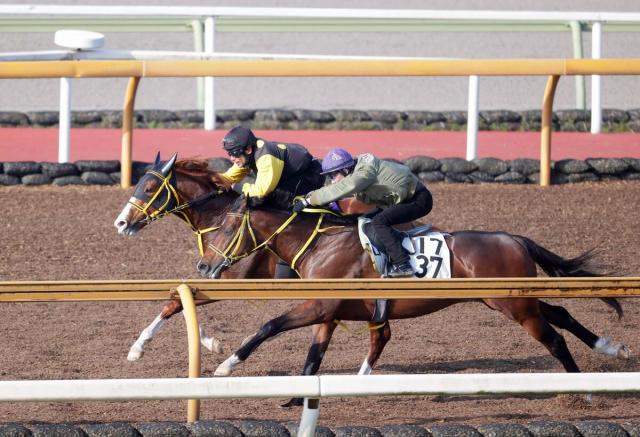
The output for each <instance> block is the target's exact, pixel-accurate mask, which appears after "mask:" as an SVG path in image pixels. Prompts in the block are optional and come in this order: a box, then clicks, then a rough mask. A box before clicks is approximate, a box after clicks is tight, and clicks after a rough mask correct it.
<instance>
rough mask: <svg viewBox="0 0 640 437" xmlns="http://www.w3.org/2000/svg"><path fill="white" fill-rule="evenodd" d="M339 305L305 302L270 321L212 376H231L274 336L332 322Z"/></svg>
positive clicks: (332, 301) (324, 302) (316, 301)
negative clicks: (259, 347) (234, 370)
mask: <svg viewBox="0 0 640 437" xmlns="http://www.w3.org/2000/svg"><path fill="white" fill-rule="evenodd" d="M339 304H340V301H336V300H313V301H305V302H303V303H301V304H299V305H297V306H296V307H294V308H293V309H292V310H290V311H288V312H286V313H285V314H283V315H281V316H279V317H276V318H275V319H273V320H270V321H269V322H267V323H265V324H264V325H262V327H261V328H260V329H259V330H258V332H256V333H255V334H254V335H253V336H252V337H250V338H248V339H246V340H245V342H243V344H242V345H241V346H240V348H239V349H238V350H237V351H236V352H235V353H234V354H233V355H231V356H230V357H229V358H227V359H226V360H224V362H222V363H221V364H220V365H219V366H218V368H217V369H216V371H215V372H214V375H215V376H229V375H231V372H233V368H234V367H235V366H237V365H238V364H240V363H242V362H244V361H245V360H246V359H247V358H248V357H249V355H251V353H252V352H253V351H254V350H256V349H257V348H258V346H260V345H261V344H262V343H264V342H265V341H267V340H269V339H270V338H273V337H275V336H276V335H279V334H281V333H283V332H285V331H290V330H292V329H296V328H302V327H303V326H310V325H315V324H317V323H326V322H327V321H332V320H333V314H334V313H335V310H336V308H337V307H338V305H339ZM312 349H313V345H312ZM309 353H311V351H310V352H309ZM318 365H319V364H318Z"/></svg>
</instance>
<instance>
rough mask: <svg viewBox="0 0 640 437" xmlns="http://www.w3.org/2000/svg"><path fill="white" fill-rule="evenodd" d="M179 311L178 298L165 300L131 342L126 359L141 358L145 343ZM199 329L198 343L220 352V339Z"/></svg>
mask: <svg viewBox="0 0 640 437" xmlns="http://www.w3.org/2000/svg"><path fill="white" fill-rule="evenodd" d="M212 302H215V301H213V300H196V301H195V304H196V306H200V305H206V304H208V303H212ZM181 311H182V303H181V302H180V301H179V300H170V301H169V302H167V303H166V304H165V305H164V307H162V310H161V311H160V314H158V316H157V317H156V318H155V319H153V321H152V322H151V323H150V324H149V326H147V327H146V328H144V329H143V330H142V332H141V333H140V336H139V337H138V339H137V340H136V341H135V342H134V343H133V345H132V346H131V348H130V349H129V354H128V355H127V360H129V361H136V360H139V359H140V358H142V355H144V348H145V346H146V344H147V343H149V342H150V341H151V340H153V337H155V336H156V335H157V334H158V332H159V331H160V329H161V328H162V327H163V326H164V324H165V323H167V320H169V319H170V318H171V316H173V315H175V314H178V313H180V312H181ZM199 329H200V343H201V344H202V345H203V346H204V347H206V348H207V349H209V350H210V351H213V352H216V353H222V344H221V343H220V340H218V339H216V338H214V337H207V336H206V335H205V333H204V330H203V329H202V327H201V326H199Z"/></svg>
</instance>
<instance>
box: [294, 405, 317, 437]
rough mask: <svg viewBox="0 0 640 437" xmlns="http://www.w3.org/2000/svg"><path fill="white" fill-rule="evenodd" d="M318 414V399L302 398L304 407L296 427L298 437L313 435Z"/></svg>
mask: <svg viewBox="0 0 640 437" xmlns="http://www.w3.org/2000/svg"><path fill="white" fill-rule="evenodd" d="M318 416H320V399H310V398H304V408H303V410H302V417H301V418H300V426H299V427H298V437H313V436H314V435H315V433H316V426H317V424H318Z"/></svg>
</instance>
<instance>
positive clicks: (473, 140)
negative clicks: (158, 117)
mask: <svg viewBox="0 0 640 437" xmlns="http://www.w3.org/2000/svg"><path fill="white" fill-rule="evenodd" d="M114 19H117V20H119V21H114ZM159 19H161V20H163V21H160V22H158V20H159ZM96 20H98V21H100V20H103V21H104V23H103V24H102V26H101V25H100V23H99V22H98V23H96V22H95V21H96ZM109 20H111V21H109ZM300 20H304V25H303V26H302V25H300V23H299V21H300ZM148 22H151V23H153V25H152V26H150V27H149V28H148V29H146V30H155V31H158V30H162V29H163V28H167V29H170V30H172V31H173V30H175V29H176V27H180V25H182V26H183V27H184V29H188V28H191V29H192V31H193V32H194V43H195V46H196V47H195V49H196V50H197V51H201V52H205V53H207V54H212V53H215V52H216V47H215V34H216V32H217V31H220V27H222V28H223V29H228V30H236V31H237V30H238V29H241V30H242V31H252V29H255V30H254V31H264V29H265V27H268V28H269V30H288V31H296V32H300V31H314V30H317V29H322V30H323V31H327V30H329V29H330V28H327V27H326V26H328V25H334V26H333V30H339V31H345V30H349V29H357V30H358V31H361V30H375V29H376V28H381V27H383V28H384V30H387V31H388V30H392V31H404V32H406V31H436V30H437V31H452V30H468V29H473V30H489V31H491V30H500V31H505V30H507V31H522V29H523V26H526V28H527V30H531V31H545V30H555V31H558V30H567V29H568V30H570V32H571V35H572V44H573V55H574V57H576V58H581V57H583V50H582V32H583V31H585V30H587V31H588V30H591V33H592V57H593V58H594V59H598V58H600V57H601V53H602V31H603V28H604V26H605V25H606V27H607V29H608V30H625V31H629V30H631V31H637V30H640V13H628V12H543V11H469V10H466V11H465V10H461V11H455V10H416V9H403V10H399V9H326V8H247V7H194V6H192V7H188V6H187V7H185V6H180V7H173V6H63V5H0V24H5V26H4V27H5V29H4V31H7V30H9V31H24V30H25V29H26V30H32V31H37V30H39V29H49V28H50V26H51V23H58V24H60V25H63V24H71V23H72V24H73V25H78V26H83V24H91V25H92V27H94V28H95V27H96V26H97V27H98V28H100V29H107V30H119V29H120V30H122V29H125V30H130V29H131V28H132V26H133V27H135V26H136V25H139V26H140V27H144V26H143V25H144V24H146V23H148ZM336 24H338V25H339V26H335V25H336ZM438 26H441V27H438ZM445 26H446V27H445ZM0 27H2V26H0ZM453 55H454V56H455V54H453ZM61 84H62V87H63V88H64V89H63V90H62V91H65V92H67V91H68V90H67V89H66V87H65V85H68V83H65V82H64V81H63V82H61ZM478 90H479V84H478V79H477V78H470V82H469V99H468V102H469V104H468V111H469V113H468V120H469V123H468V127H467V159H473V158H476V157H477V152H476V150H477V120H478V110H479V92H478ZM591 92H592V100H591V132H592V133H599V132H600V130H601V119H602V109H601V98H600V96H601V81H600V77H599V76H593V80H592V89H591ZM203 95H204V97H203V99H204V104H203V106H204V127H205V129H207V130H210V129H214V128H215V92H214V82H213V78H212V77H207V78H205V79H204V91H203ZM62 102H63V100H62V98H61V106H62ZM576 102H577V103H576V106H577V107H578V109H585V108H586V103H585V87H584V78H583V77H582V76H577V77H576ZM61 119H62V114H61ZM61 140H68V138H66V137H64V136H62V135H61Z"/></svg>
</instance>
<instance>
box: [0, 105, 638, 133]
mask: <svg viewBox="0 0 640 437" xmlns="http://www.w3.org/2000/svg"><path fill="white" fill-rule="evenodd" d="M540 117H541V111H539V110H529V111H519V112H517V111H507V110H494V111H481V112H480V120H479V127H480V130H497V131H538V130H540ZM602 118H603V122H602V128H603V131H605V132H606V131H609V132H640V109H631V110H626V111H625V110H620V109H604V110H603V111H602ZM135 121H136V127H143V128H160V127H162V128H201V127H203V112H202V111H196V110H186V111H167V110H155V109H152V110H141V111H136V112H135ZM71 123H72V126H73V127H104V128H119V127H121V126H122V111H78V112H72V114H71ZM238 124H242V125H245V126H248V127H251V128H255V129H326V130H336V129H342V130H427V131H429V130H461V129H465V128H466V124H467V113H466V112H461V111H448V112H447V111H445V112H435V111H383V110H370V111H359V110H347V109H336V110H330V111H317V110H310V109H257V110H248V109H228V110H220V111H217V113H216V125H217V126H216V127H217V128H219V129H228V128H230V127H233V126H236V125H238ZM553 124H554V130H556V131H578V132H588V131H589V130H590V129H591V111H581V110H564V111H556V112H555V113H554V114H553ZM57 125H58V112H54V111H39V112H26V113H22V112H0V127H53V126H57Z"/></svg>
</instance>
